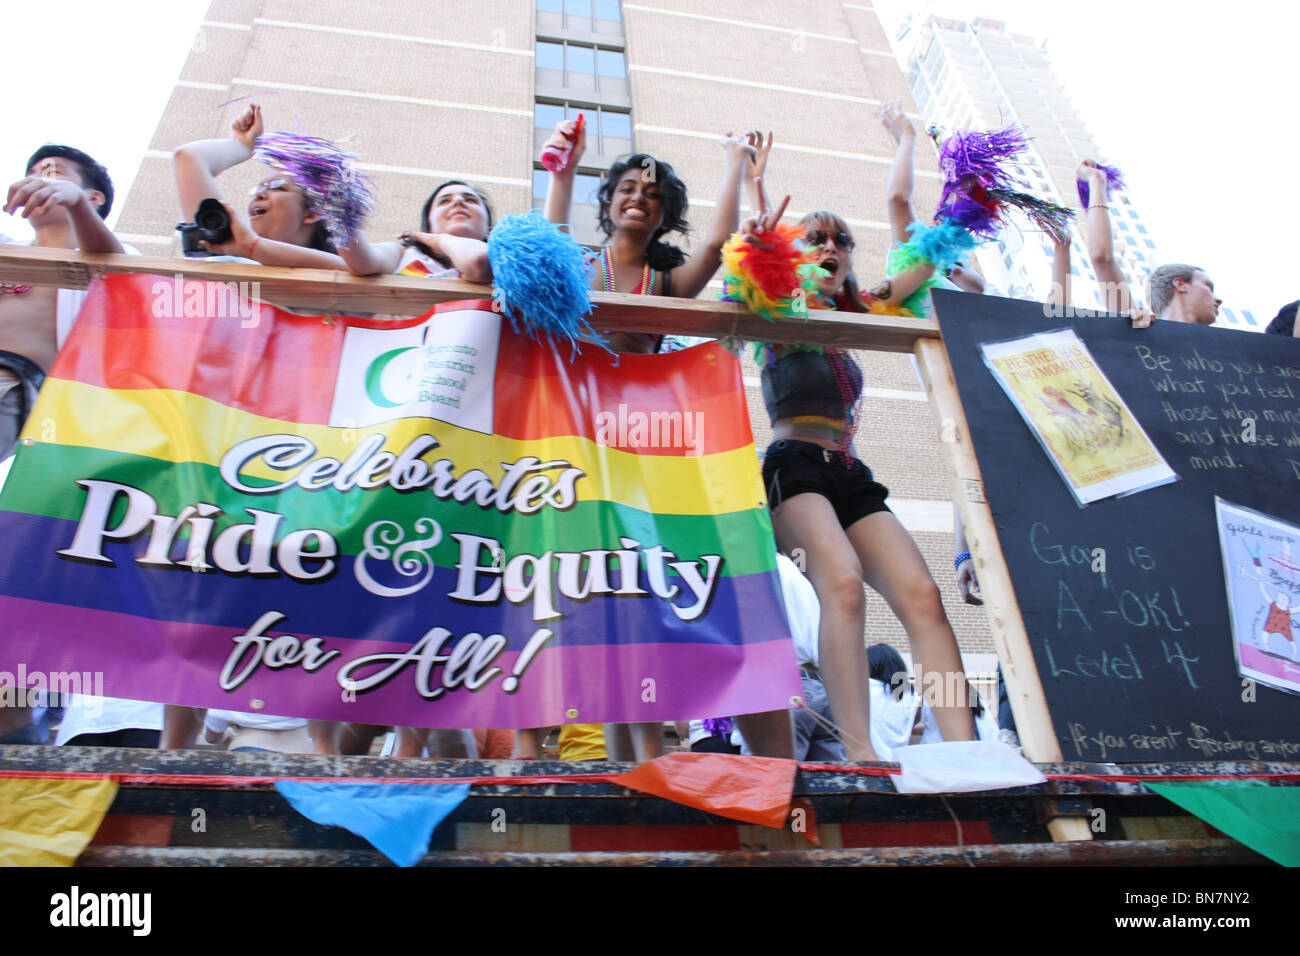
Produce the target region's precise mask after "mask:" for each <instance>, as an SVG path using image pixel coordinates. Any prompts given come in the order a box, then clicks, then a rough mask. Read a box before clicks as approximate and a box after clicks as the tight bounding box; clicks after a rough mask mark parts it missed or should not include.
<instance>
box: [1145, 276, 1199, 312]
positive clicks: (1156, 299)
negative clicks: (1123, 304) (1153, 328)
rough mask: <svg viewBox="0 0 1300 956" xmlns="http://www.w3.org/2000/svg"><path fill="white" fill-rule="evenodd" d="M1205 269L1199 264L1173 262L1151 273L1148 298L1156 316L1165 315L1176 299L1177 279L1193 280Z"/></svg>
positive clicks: (1148, 281) (1148, 283) (1148, 280)
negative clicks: (1175, 286) (1175, 282)
mask: <svg viewBox="0 0 1300 956" xmlns="http://www.w3.org/2000/svg"><path fill="white" fill-rule="evenodd" d="M1204 271H1205V270H1204V269H1201V268H1200V267H1198V266H1189V265H1187V264H1185V263H1182V262H1171V263H1169V264H1168V265H1163V266H1160V267H1159V268H1158V269H1156V271H1155V272H1153V273H1151V277H1150V278H1149V279H1147V299H1148V300H1149V301H1150V302H1151V311H1152V312H1154V313H1155V314H1156V317H1157V318H1159V317H1160V316H1161V315H1164V312H1165V309H1167V308H1169V303H1171V302H1173V301H1174V280H1175V279H1182V280H1183V281H1184V282H1191V281H1192V280H1193V279H1194V278H1196V273H1198V272H1204Z"/></svg>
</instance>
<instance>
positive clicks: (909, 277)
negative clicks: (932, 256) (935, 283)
mask: <svg viewBox="0 0 1300 956" xmlns="http://www.w3.org/2000/svg"><path fill="white" fill-rule="evenodd" d="M933 275H934V266H933V265H930V264H929V263H925V264H923V265H918V266H913V267H912V268H911V269H905V270H903V271H902V272H899V273H897V274H896V275H892V276H890V277H889V278H888V279H886V280H885V281H884V282H882V283H880V285H878V286H876V287H875V288H874V289H872V290H870V293H869V294H870V295H871V297H872V298H873V299H875V300H876V301H877V302H879V303H881V304H882V305H885V306H892V305H901V304H902V303H903V301H904V300H905V299H907V297H908V296H910V295H911V294H912V293H913V292H915V291H916V290H917V289H919V288H921V286H923V285H925V282H926V280H927V279H929V278H930V277H931V276H933Z"/></svg>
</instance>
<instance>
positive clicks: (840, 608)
mask: <svg viewBox="0 0 1300 956" xmlns="http://www.w3.org/2000/svg"><path fill="white" fill-rule="evenodd" d="M772 526H773V528H774V529H775V531H776V540H777V543H778V544H779V545H780V547H781V550H782V551H785V552H786V553H789V552H790V551H792V550H793V549H794V548H802V549H803V551H804V555H805V557H806V561H805V567H806V573H807V575H808V580H809V581H811V582H812V586H813V589H814V590H815V591H816V592H817V599H818V601H819V602H820V603H821V625H820V627H819V628H818V631H817V655H818V659H819V660H818V670H820V671H821V675H822V683H823V684H825V686H826V696H827V697H828V698H829V699H830V705H831V713H832V714H834V715H835V722H836V723H837V724H838V725H839V728H840V733H841V735H842V737H843V739H844V752H845V755H846V756H847V758H848V759H849V760H851V761H866V760H879V759H880V758H879V757H878V756H876V751H875V750H874V749H873V748H872V746H871V714H870V712H869V704H868V702H867V701H868V698H867V680H868V679H869V677H870V674H871V671H870V669H869V668H868V666H867V648H866V645H865V644H864V643H863V640H862V628H863V621H864V619H865V614H866V598H865V596H864V595H863V593H862V580H863V578H862V565H861V564H860V563H859V561H858V555H857V554H856V553H855V551H854V549H853V546H852V545H851V544H850V543H849V539H848V537H847V536H846V535H845V533H844V529H842V528H841V527H840V522H839V519H838V518H837V517H835V509H834V508H832V507H831V503H830V502H829V501H827V500H826V499H825V498H823V497H822V496H821V495H814V494H802V495H795V496H794V497H792V498H788V499H786V501H785V502H784V503H783V504H782V505H781V507H780V508H779V509H778V510H777V511H775V512H773V513H772Z"/></svg>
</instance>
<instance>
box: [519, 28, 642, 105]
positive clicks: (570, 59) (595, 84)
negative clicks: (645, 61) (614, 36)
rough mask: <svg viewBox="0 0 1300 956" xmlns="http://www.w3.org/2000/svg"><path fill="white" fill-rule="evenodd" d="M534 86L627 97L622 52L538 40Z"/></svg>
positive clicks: (539, 89) (542, 90)
mask: <svg viewBox="0 0 1300 956" xmlns="http://www.w3.org/2000/svg"><path fill="white" fill-rule="evenodd" d="M537 87H538V92H539V93H542V92H544V91H545V90H563V91H564V92H566V93H590V94H594V95H603V96H611V97H618V98H626V97H627V95H628V87H627V62H626V60H625V59H624V57H623V52H622V51H621V50H606V49H602V48H600V47H594V46H586V45H583V44H579V43H569V42H567V41H566V42H563V43H557V42H553V41H549V40H538V41H537Z"/></svg>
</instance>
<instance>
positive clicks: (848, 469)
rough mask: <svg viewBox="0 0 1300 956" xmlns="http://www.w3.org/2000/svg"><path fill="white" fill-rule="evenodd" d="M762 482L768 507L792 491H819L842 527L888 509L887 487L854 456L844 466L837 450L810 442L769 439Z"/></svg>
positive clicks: (774, 506) (817, 492)
mask: <svg viewBox="0 0 1300 956" xmlns="http://www.w3.org/2000/svg"><path fill="white" fill-rule="evenodd" d="M763 484H764V485H765V486H766V487H767V503H768V507H769V508H771V509H772V511H774V512H775V511H776V510H777V509H778V508H780V507H781V503H782V502H783V501H785V500H786V499H787V498H793V497H794V496H795V495H803V494H814V495H821V496H822V497H823V498H825V499H826V500H827V501H829V502H830V503H831V507H832V508H834V509H835V516H836V517H837V518H839V521H840V527H842V528H848V527H849V526H851V525H853V524H855V523H856V522H858V521H860V520H861V519H863V518H865V517H866V516H867V515H872V514H875V513H876V512H877V511H888V510H889V505H887V504H885V499H886V498H887V497H888V496H889V489H888V488H886V487H885V486H884V485H882V484H881V483H880V482H878V481H876V480H874V479H873V478H872V477H871V469H870V468H868V467H867V466H866V465H864V464H863V463H862V462H860V461H858V459H856V458H853V459H850V463H849V464H848V466H845V464H844V460H843V458H842V457H841V455H840V454H839V452H836V451H832V450H830V449H828V448H823V447H822V446H821V445H816V444H814V443H812V442H807V441H794V440H792V439H789V438H783V439H781V440H780V441H775V442H773V443H772V444H771V446H769V447H768V449H767V455H766V456H765V457H764V459H763Z"/></svg>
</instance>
